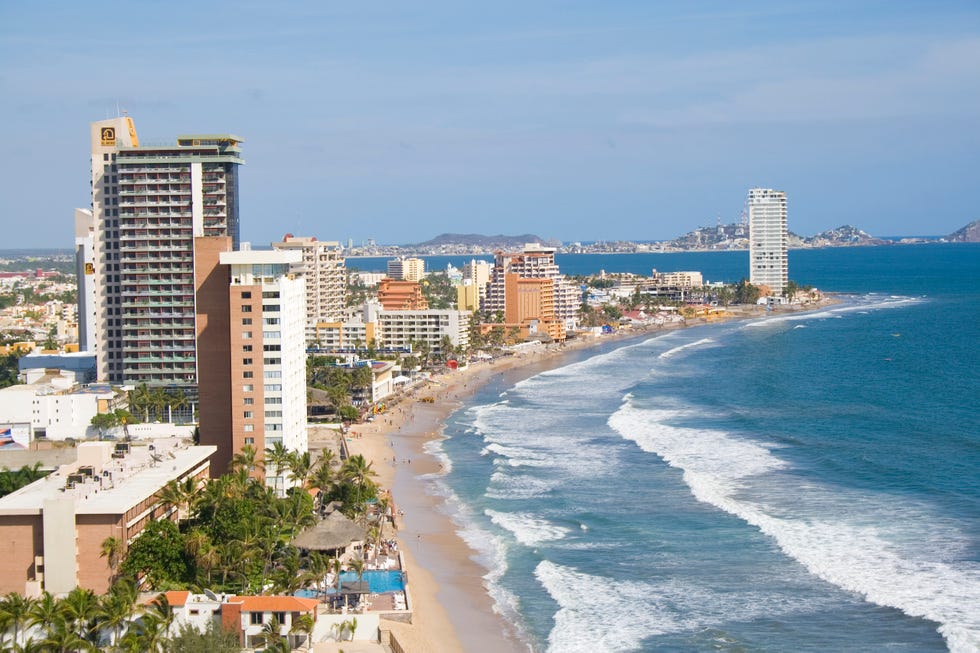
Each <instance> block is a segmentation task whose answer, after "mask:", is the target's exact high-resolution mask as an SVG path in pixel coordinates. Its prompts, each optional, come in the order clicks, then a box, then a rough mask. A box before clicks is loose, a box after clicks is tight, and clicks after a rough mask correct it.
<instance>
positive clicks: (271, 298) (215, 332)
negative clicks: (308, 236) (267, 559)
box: [199, 245, 307, 490]
mask: <svg viewBox="0 0 980 653" xmlns="http://www.w3.org/2000/svg"><path fill="white" fill-rule="evenodd" d="M217 255H218V257H219V262H220V266H219V267H218V268H217V269H216V270H215V271H214V272H213V273H212V275H211V279H210V280H209V281H208V282H207V284H206V285H205V286H202V288H201V291H200V292H199V295H200V297H201V302H200V305H201V307H202V315H201V321H202V322H203V325H202V339H201V353H200V364H201V412H200V442H201V443H202V444H207V445H213V446H215V447H217V453H216V454H215V455H214V458H213V459H212V473H214V474H215V475H218V474H221V473H224V472H225V471H227V468H228V463H229V462H230V460H231V458H232V457H233V456H234V455H235V454H236V453H239V452H241V451H242V449H243V448H244V447H245V446H246V445H249V446H251V447H252V448H253V449H254V450H255V451H256V452H257V453H258V457H259V458H261V457H262V456H263V454H264V452H265V450H266V448H269V447H272V446H273V445H274V444H275V443H277V442H281V443H282V444H283V445H284V446H285V447H286V449H288V450H290V451H298V452H304V451H306V449H307V439H306V342H305V335H304V331H305V326H306V320H305V311H304V307H305V306H306V286H305V283H304V279H303V276H302V274H297V273H296V271H295V266H296V264H297V263H299V262H300V261H301V258H302V254H301V253H300V252H299V251H295V250H294V251H276V250H273V251H268V250H266V251H260V250H252V249H250V248H248V247H247V245H246V246H243V248H242V249H241V250H239V251H234V252H229V251H218V252H217ZM277 471H280V472H281V471H282V470H275V469H272V468H269V469H266V470H265V479H266V482H267V483H268V484H269V485H270V486H273V487H276V488H277V489H279V490H284V489H286V488H287V487H289V485H290V481H291V479H289V478H288V477H287V476H284V474H282V473H276V472H277ZM257 475H261V473H260V472H257Z"/></svg>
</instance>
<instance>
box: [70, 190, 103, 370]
mask: <svg viewBox="0 0 980 653" xmlns="http://www.w3.org/2000/svg"><path fill="white" fill-rule="evenodd" d="M75 279H76V282H77V286H78V287H77V292H78V318H77V319H78V349H79V350H80V351H95V349H96V345H97V341H96V338H95V335H96V334H95V330H94V325H95V323H96V321H97V318H98V310H99V307H98V305H97V304H96V300H97V297H98V295H97V294H96V288H95V216H94V215H92V211H90V210H89V209H75Z"/></svg>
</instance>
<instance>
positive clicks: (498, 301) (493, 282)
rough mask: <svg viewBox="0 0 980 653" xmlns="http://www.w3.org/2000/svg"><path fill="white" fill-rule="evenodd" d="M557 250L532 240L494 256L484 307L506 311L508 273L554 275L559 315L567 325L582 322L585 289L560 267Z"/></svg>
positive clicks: (561, 320)
mask: <svg viewBox="0 0 980 653" xmlns="http://www.w3.org/2000/svg"><path fill="white" fill-rule="evenodd" d="M555 251H556V250H555V248H554V247H545V246H543V245H540V244H538V243H528V244H525V245H524V251H523V252H521V253H519V254H505V253H503V252H498V253H497V254H496V256H495V257H494V265H493V270H492V274H491V278H490V282H489V283H488V284H487V290H486V298H485V300H484V302H483V310H488V311H501V312H503V311H504V310H505V309H506V306H507V304H506V289H505V277H506V275H507V274H517V275H519V276H520V277H522V278H524V279H552V281H553V282H554V289H555V294H554V303H555V317H556V318H557V319H558V320H559V321H560V322H562V323H563V324H564V326H565V329H574V328H575V327H576V326H577V324H578V310H579V307H580V306H581V303H582V302H581V293H580V292H579V291H578V289H576V288H575V286H573V285H572V284H571V283H569V282H568V280H567V279H565V276H564V275H563V274H562V273H561V271H560V270H559V269H558V264H557V263H556V262H555Z"/></svg>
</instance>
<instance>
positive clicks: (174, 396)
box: [167, 388, 187, 422]
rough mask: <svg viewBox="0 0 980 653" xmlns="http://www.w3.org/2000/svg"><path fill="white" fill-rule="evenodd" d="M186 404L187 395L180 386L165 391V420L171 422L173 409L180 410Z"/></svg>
mask: <svg viewBox="0 0 980 653" xmlns="http://www.w3.org/2000/svg"><path fill="white" fill-rule="evenodd" d="M185 406H187V395H186V394H184V391H183V390H181V389H180V388H177V389H176V390H171V391H169V392H167V421H168V422H173V421H174V419H173V417H174V411H177V412H180V409H181V408H184V407H185Z"/></svg>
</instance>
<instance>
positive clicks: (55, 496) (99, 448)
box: [0, 440, 215, 596]
mask: <svg viewBox="0 0 980 653" xmlns="http://www.w3.org/2000/svg"><path fill="white" fill-rule="evenodd" d="M214 452H215V447H198V446H190V445H188V444H186V443H184V442H182V441H179V440H157V441H155V442H154V443H153V444H152V445H147V446H140V445H130V444H129V443H122V442H118V443H115V442H85V443H82V444H79V445H78V459H77V460H76V461H75V462H74V463H71V464H66V465H62V466H61V467H59V469H58V470H57V471H55V472H54V473H52V474H50V475H48V476H46V477H45V478H43V479H41V480H39V481H36V482H34V483H32V484H30V485H28V486H26V487H23V488H21V489H19V490H17V491H16V492H13V493H12V494H9V495H7V496H5V497H3V498H2V499H0V541H3V542H4V545H5V546H4V555H3V556H0V594H6V593H8V592H17V593H19V594H25V595H29V596H37V595H39V594H40V593H41V592H42V591H47V592H50V593H51V594H54V595H61V594H65V593H67V592H70V591H71V590H72V589H74V588H75V587H82V588H85V589H90V590H92V591H94V592H96V593H99V594H101V593H104V592H106V591H107V590H108V589H109V585H110V583H111V579H112V576H113V574H114V569H113V568H112V567H111V566H110V563H111V562H112V561H110V559H109V558H108V557H103V556H102V543H103V542H104V541H105V540H106V539H107V538H110V537H111V538H115V539H116V540H117V541H118V542H119V544H120V551H119V555H120V557H121V556H123V555H125V553H126V551H127V550H128V548H129V545H130V544H131V543H132V542H133V541H134V540H135V539H136V538H138V537H139V536H140V534H141V533H142V532H143V529H144V528H145V527H146V526H147V524H149V523H150V522H151V521H154V520H158V519H174V518H176V513H175V510H176V509H175V508H174V507H173V506H168V505H166V504H164V503H163V502H161V501H160V499H159V496H158V493H159V492H160V490H161V489H162V488H163V487H164V486H165V485H166V484H167V483H168V482H169V481H172V480H176V481H178V482H180V481H183V480H184V479H186V478H193V479H198V480H202V481H203V479H205V478H207V476H208V474H209V463H208V459H209V458H210V456H211V455H212V454H213V453H214Z"/></svg>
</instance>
